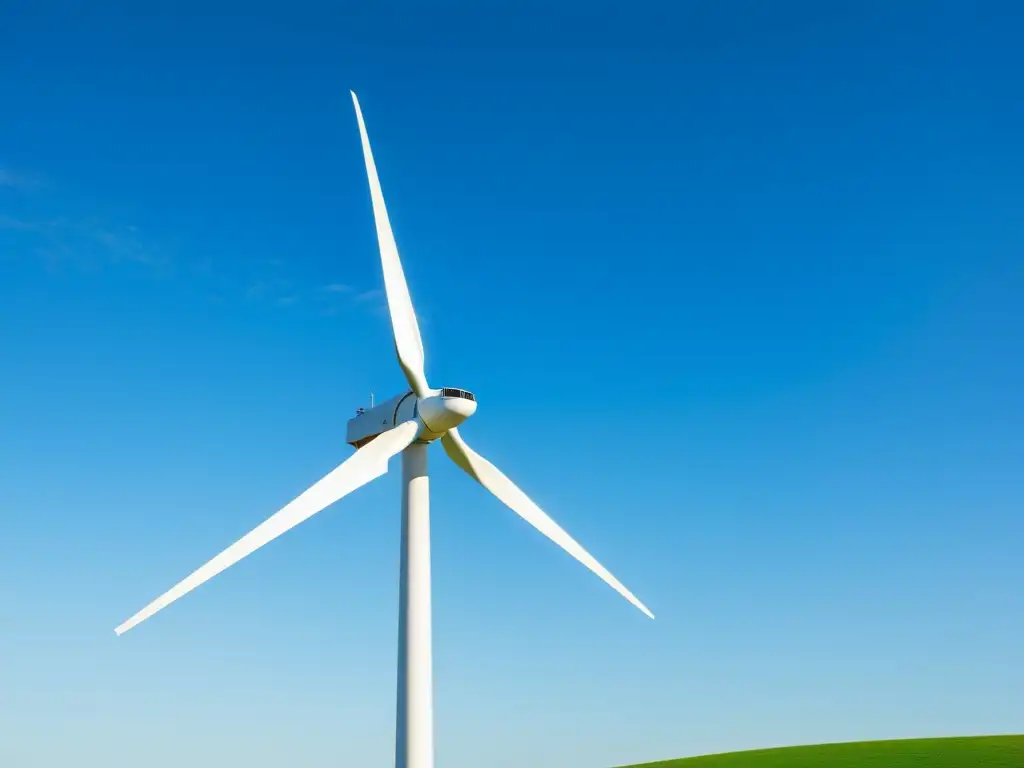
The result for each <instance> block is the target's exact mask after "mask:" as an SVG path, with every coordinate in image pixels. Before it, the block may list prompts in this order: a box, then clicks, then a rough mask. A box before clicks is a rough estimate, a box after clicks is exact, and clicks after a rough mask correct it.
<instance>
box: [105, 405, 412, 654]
mask: <svg viewBox="0 0 1024 768" xmlns="http://www.w3.org/2000/svg"><path fill="white" fill-rule="evenodd" d="M419 431H420V425H419V423H418V422H415V421H407V422H405V423H404V424H401V425H399V426H397V427H395V428H394V429H392V430H390V431H389V432H385V433H384V434H382V435H381V436H380V437H378V438H376V439H375V440H374V441H373V442H371V443H369V444H368V445H366V446H364V447H362V448H360V449H359V450H358V451H356V452H355V454H353V455H352V456H349V457H348V458H347V459H346V460H345V461H343V462H342V463H341V465H340V466H339V467H337V468H336V469H335V470H334V471H333V472H331V473H330V474H329V475H327V476H326V477H324V478H323V479H321V480H320V481H319V482H317V483H316V484H315V485H313V486H312V487H310V488H309V489H307V490H306V491H305V492H304V493H303V494H302V495H300V496H299V497H298V498H296V499H295V500H294V501H292V502H291V503H290V504H288V505H287V506H285V507H284V508H283V509H282V510H280V511H279V512H276V513H275V514H273V515H272V516H271V517H269V518H267V520H265V521H264V522H263V523H261V524H260V525H258V526H256V528H254V529H253V530H251V531H250V532H249V533H247V534H246V535H245V536H243V537H242V538H241V539H239V540H238V541H236V542H235V543H234V544H232V545H231V546H230V547H228V548H227V549H225V550H224V551H223V552H221V553H220V554H219V555H217V556H216V557H215V558H213V559H212V560H210V562H208V563H207V564H206V565H204V566H202V567H200V568H199V569H198V570H196V571H194V572H193V573H192V574H191V575H190V576H188V577H187V578H186V579H184V580H183V581H181V582H180V583H179V584H177V585H176V586H174V587H172V588H171V589H170V590H168V591H167V592H165V593H164V594H163V595H161V596H160V597H158V598H157V599H156V600H154V601H153V602H152V603H150V604H149V605H147V606H146V607H145V608H143V609H142V610H141V611H139V612H138V613H137V614H135V615H134V616H132V617H131V618H130V619H128V621H126V622H125V623H124V624H122V625H121V626H119V627H118V628H117V629H115V630H114V631H115V632H117V634H119V635H120V634H123V633H125V632H127V631H128V630H129V629H131V628H132V627H134V626H135V625H136V624H140V623H141V622H143V621H145V620H146V619H148V618H149V617H150V616H152V615H153V614H154V613H156V612H157V611H159V610H161V609H162V608H166V607H167V606H168V605H170V604H171V603H173V602H174V601H175V600H177V599H178V598H179V597H183V596H184V595H187V594H188V593H189V592H191V591H192V590H193V589H195V588H196V587H198V586H199V585H200V584H202V583H203V582H205V581H209V580H210V579H212V578H213V577H214V576H216V575H217V574H218V573H220V572H221V571H223V570H224V569H225V568H228V567H230V566H232V565H234V564H235V563H237V562H238V561H239V560H241V559H242V558H243V557H245V556H246V555H248V554H251V553H253V552H255V551H256V550H257V549H259V548H260V547H262V546H263V545H264V544H266V543H268V542H270V541H273V540H274V539H276V538H277V537H278V536H280V535H281V534H282V533H284V532H285V531H287V530H290V529H291V528H294V527H295V526H296V525H298V524H299V523H301V522H302V521H303V520H306V519H307V518H310V517H312V516H313V515H315V514H316V513H317V512H320V511H321V510H323V509H325V508H326V507H329V506H330V505H331V504H333V503H334V502H336V501H337V500H338V499H340V498H341V497H342V496H346V495H348V494H350V493H352V491H354V490H356V489H357V488H361V487H362V486H364V485H366V484H367V483H368V482H370V481H371V480H375V479H377V478H378V477H380V476H381V475H383V474H385V473H386V472H387V471H388V459H390V458H391V457H392V456H394V455H395V454H396V453H400V452H401V451H403V450H405V448H407V447H408V446H409V445H410V444H411V443H412V441H413V440H415V439H416V436H417V435H418V434H419Z"/></svg>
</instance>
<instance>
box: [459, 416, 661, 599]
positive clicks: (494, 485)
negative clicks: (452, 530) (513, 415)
mask: <svg viewBox="0 0 1024 768" xmlns="http://www.w3.org/2000/svg"><path fill="white" fill-rule="evenodd" d="M441 444H442V445H443V446H444V450H445V452H446V453H447V454H448V456H449V457H450V458H451V460H452V461H454V462H455V463H456V464H458V465H459V466H460V467H461V468H462V469H463V470H464V471H465V472H466V474H468V475H469V476H470V477H472V478H473V479H474V480H476V481H477V482H478V483H480V485H482V486H483V487H484V488H486V489H487V490H489V491H490V492H491V493H493V494H494V495H495V496H497V497H498V499H499V500H500V501H502V502H503V503H504V504H505V505H506V506H507V507H509V508H510V509H511V510H512V511H513V512H515V513H516V514H517V515H519V516H520V517H521V518H523V519H524V520H525V521H526V522H528V523H529V524H530V525H532V526H533V527H534V528H536V529H537V530H538V531H540V532H541V533H543V534H544V535H545V536H547V537H548V538H549V539H551V540H552V541H553V542H555V544H557V545H558V546H560V547H561V548H562V549H564V550H565V551H566V552H568V553H569V554H570V555H572V556H573V557H575V558H576V559H577V560H579V561H580V562H581V563H583V565H585V566H587V568H589V569H590V570H591V571H593V572H594V573H595V574H597V575H598V576H599V577H600V578H601V579H602V580H603V581H604V582H605V583H606V584H607V585H608V586H610V587H611V588H612V589H614V590H615V591H616V592H618V593H619V594H620V595H622V596H623V597H624V598H626V599H627V600H629V602H631V603H632V604H633V605H635V606H636V607H637V608H639V609H640V610H641V611H643V612H644V613H645V614H647V615H648V616H649V617H650V618H652V619H653V618H654V614H653V613H651V612H650V611H649V610H648V609H647V606H645V605H644V604H643V603H641V602H640V601H639V600H637V599H636V597H634V595H633V593H632V592H630V591H629V590H628V589H626V588H625V587H624V586H623V585H622V583H621V582H620V581H619V580H618V579H616V578H615V577H614V576H612V575H611V573H609V572H608V570H607V569H606V568H605V567H604V566H603V565H601V564H600V563H599V562H597V560H595V559H594V558H593V557H592V556H591V555H590V553H589V552H587V551H586V550H585V549H583V547H581V546H580V545H579V544H578V543H577V542H576V540H575V539H573V538H572V536H570V535H569V534H568V533H566V532H565V531H564V530H563V529H562V528H561V526H559V525H558V523H556V522H555V521H554V520H552V519H551V518H550V517H548V515H547V514H545V512H544V511H543V510H542V509H541V508H540V507H538V506H537V505H536V504H534V503H533V502H532V501H530V499H529V498H528V497H527V495H526V494H525V493H523V492H522V491H521V490H519V488H517V487H516V485H515V483H513V482H512V481H511V480H509V479H508V478H507V477H505V475H503V474H502V473H501V470H499V469H498V468H497V467H495V466H494V465H493V464H491V462H489V461H488V460H487V459H485V458H484V457H483V456H481V455H480V454H478V453H476V452H475V451H474V450H473V449H472V448H470V447H469V446H468V445H466V441H465V440H463V439H462V437H460V436H459V433H458V430H457V429H450V430H448V431H447V432H446V433H445V434H444V435H443V436H442V437H441Z"/></svg>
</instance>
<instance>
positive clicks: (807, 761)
mask: <svg viewBox="0 0 1024 768" xmlns="http://www.w3.org/2000/svg"><path fill="white" fill-rule="evenodd" d="M630 768H1024V736H976V737H965V738H952V739H906V740H901V741H857V742H852V743H850V744H820V745H815V746H812V747H783V748H781V749H759V750H756V751H753V752H730V753H728V754H723V755H707V756H705V757H688V758H684V759H682V760H666V761H662V762H658V763H644V764H643V766H631V767H630Z"/></svg>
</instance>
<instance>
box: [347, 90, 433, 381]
mask: <svg viewBox="0 0 1024 768" xmlns="http://www.w3.org/2000/svg"><path fill="white" fill-rule="evenodd" d="M350 93H352V103H353V104H354V105H355V108H356V120H357V121H358V122H359V136H360V138H361V139H362V142H363V159H364V160H365V161H366V176H367V178H368V179H369V181H370V198H371V200H372V201H373V220H374V223H375V224H376V225H377V243H378V244H379V246H380V261H381V265H382V266H383V268H384V289H385V291H386V293H387V297H388V311H389V312H390V313H391V328H392V330H393V331H394V334H395V351H396V352H397V353H398V364H399V365H400V366H401V367H402V371H403V373H405V378H406V379H407V380H408V382H409V386H410V387H412V390H413V392H415V393H416V396H417V397H426V395H427V392H428V390H429V387H428V386H427V377H426V374H425V373H424V371H423V366H424V359H425V358H424V354H423V339H422V338H421V337H420V327H419V324H418V323H417V322H416V312H415V310H413V308H412V298H411V297H410V296H409V286H408V285H406V282H405V273H404V272H403V271H402V262H401V260H400V259H399V258H398V246H397V245H396V244H395V236H394V233H392V231H391V221H390V220H389V219H388V211H387V208H386V207H385V206H384V193H383V192H382V191H381V188H380V179H379V178H377V166H376V164H375V163H374V162H373V152H372V151H371V150H370V138H369V136H367V135H366V124H365V123H364V122H363V112H362V110H361V109H360V108H359V99H357V98H356V94H355V92H354V91H350Z"/></svg>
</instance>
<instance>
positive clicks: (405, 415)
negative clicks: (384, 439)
mask: <svg viewBox="0 0 1024 768" xmlns="http://www.w3.org/2000/svg"><path fill="white" fill-rule="evenodd" d="M415 415H416V395H414V394H413V393H412V392H405V393H404V394H401V395H395V396H394V397H392V398H391V399H390V400H385V401H384V402H383V403H378V404H377V405H375V406H373V408H368V409H367V410H365V411H363V412H362V413H360V414H359V415H357V416H356V417H355V418H354V419H349V422H348V430H347V432H346V435H347V437H346V438H345V442H347V443H348V444H349V445H351V446H353V447H355V448H362V447H363V446H364V445H366V444H367V443H368V442H370V441H371V440H373V438H375V437H377V436H378V435H381V434H383V433H384V432H387V431H388V430H390V429H394V428H395V427H397V426H398V425H399V424H403V423H405V422H407V421H409V419H411V418H413V417H414V416H415Z"/></svg>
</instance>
